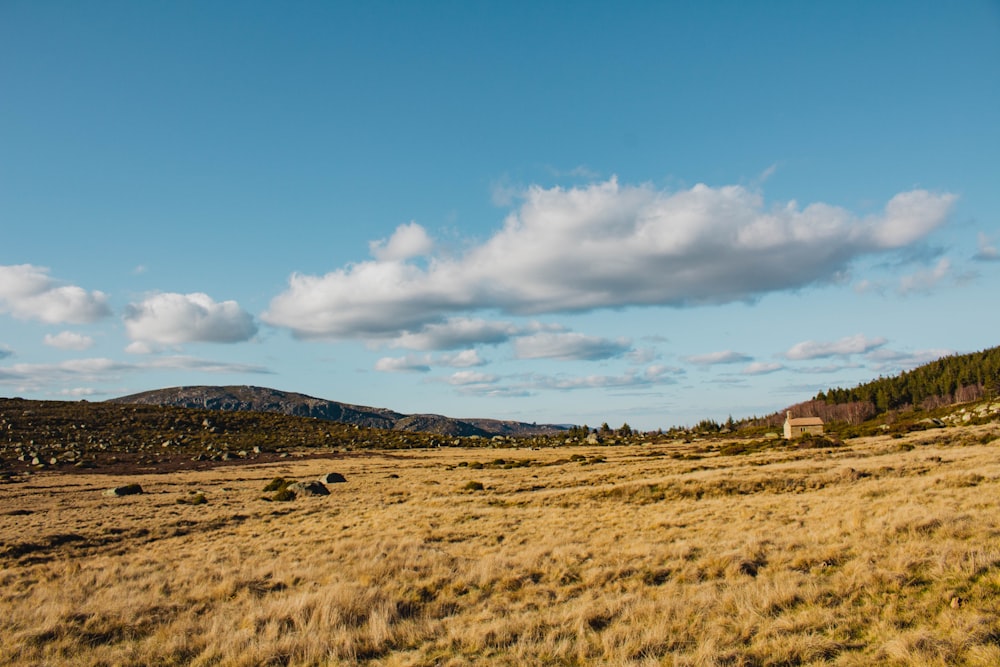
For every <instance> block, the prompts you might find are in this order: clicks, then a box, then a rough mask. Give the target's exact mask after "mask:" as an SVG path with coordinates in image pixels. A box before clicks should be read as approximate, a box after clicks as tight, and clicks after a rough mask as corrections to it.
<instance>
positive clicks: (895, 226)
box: [872, 190, 957, 248]
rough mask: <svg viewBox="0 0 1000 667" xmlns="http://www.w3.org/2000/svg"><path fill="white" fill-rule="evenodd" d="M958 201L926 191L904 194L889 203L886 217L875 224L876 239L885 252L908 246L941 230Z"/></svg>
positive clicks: (954, 197)
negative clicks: (887, 249) (953, 205)
mask: <svg viewBox="0 0 1000 667" xmlns="http://www.w3.org/2000/svg"><path fill="white" fill-rule="evenodd" d="M956 199H957V197H956V196H955V195H952V194H943V195H935V194H932V193H930V192H927V191H926V190H911V191H910V192H901V193H900V194H898V195H896V196H895V197H893V198H892V199H890V200H889V203H888V204H887V205H886V207H885V215H884V216H883V217H881V218H879V219H875V220H873V221H872V236H873V238H874V240H875V242H876V243H877V244H878V245H880V246H881V247H883V248H902V247H904V246H908V245H910V244H911V243H913V242H915V241H919V240H920V239H922V238H924V237H925V236H927V235H928V234H929V233H930V232H932V231H934V229H936V228H937V227H939V226H940V225H941V223H942V222H943V221H944V219H945V218H946V217H947V215H948V211H949V210H950V209H951V206H952V204H954V203H955V200H956Z"/></svg>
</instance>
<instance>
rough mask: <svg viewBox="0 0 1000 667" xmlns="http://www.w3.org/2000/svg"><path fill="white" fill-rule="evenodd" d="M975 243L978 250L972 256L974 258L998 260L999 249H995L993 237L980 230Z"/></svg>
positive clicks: (990, 260)
mask: <svg viewBox="0 0 1000 667" xmlns="http://www.w3.org/2000/svg"><path fill="white" fill-rule="evenodd" d="M977 243H978V246H979V250H978V251H977V252H976V254H975V255H974V256H973V258H974V259H977V260H979V261H980V262H1000V250H997V247H996V245H994V242H993V239H991V238H990V237H988V236H986V234H983V233H982V232H980V233H979V237H978V238H977Z"/></svg>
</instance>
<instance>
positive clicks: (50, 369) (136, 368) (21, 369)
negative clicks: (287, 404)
mask: <svg viewBox="0 0 1000 667" xmlns="http://www.w3.org/2000/svg"><path fill="white" fill-rule="evenodd" d="M150 370H181V371H186V372H192V371H194V372H201V373H225V374H244V373H253V374H266V373H270V372H271V371H269V370H268V369H266V368H264V367H262V366H255V365H251V364H234V363H228V362H220V361H211V360H207V359H199V358H197V357H189V356H181V355H175V356H169V357H160V358H156V359H153V360H151V361H147V362H143V363H127V362H121V361H115V360H113V359H107V358H102V357H95V358H88V359H72V360H69V361H64V362H61V363H58V364H13V365H11V366H0V384H3V385H16V386H18V387H21V388H24V389H26V390H32V391H37V390H45V389H49V388H52V387H53V386H54V385H60V384H76V383H80V382H86V383H98V382H109V381H118V380H119V379H120V378H121V377H123V376H124V375H127V374H130V373H143V372H149V371H150Z"/></svg>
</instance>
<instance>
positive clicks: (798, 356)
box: [785, 334, 887, 361]
mask: <svg viewBox="0 0 1000 667" xmlns="http://www.w3.org/2000/svg"><path fill="white" fill-rule="evenodd" d="M886 342H887V341H886V339H885V338H866V337H865V336H864V335H862V334H857V335H855V336H848V337H846V338H841V339H840V340H837V341H833V342H820V341H812V340H807V341H803V342H801V343H796V344H795V345H793V346H792V347H791V348H790V349H789V350H788V351H787V352H785V358H786V359H794V360H797V361H801V360H806V359H820V358H825V357H846V356H850V355H852V354H865V353H867V352H871V351H872V350H874V349H877V348H879V347H882V346H883V345H885V344H886Z"/></svg>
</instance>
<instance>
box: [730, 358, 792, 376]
mask: <svg viewBox="0 0 1000 667" xmlns="http://www.w3.org/2000/svg"><path fill="white" fill-rule="evenodd" d="M784 368H785V367H784V366H783V365H782V364H779V363H775V362H770V363H768V362H764V361H755V362H754V363H752V364H750V365H748V366H747V367H746V368H744V369H743V370H742V371H740V372H741V373H743V375H767V374H768V373H774V372H776V371H780V370H782V369H784Z"/></svg>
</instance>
